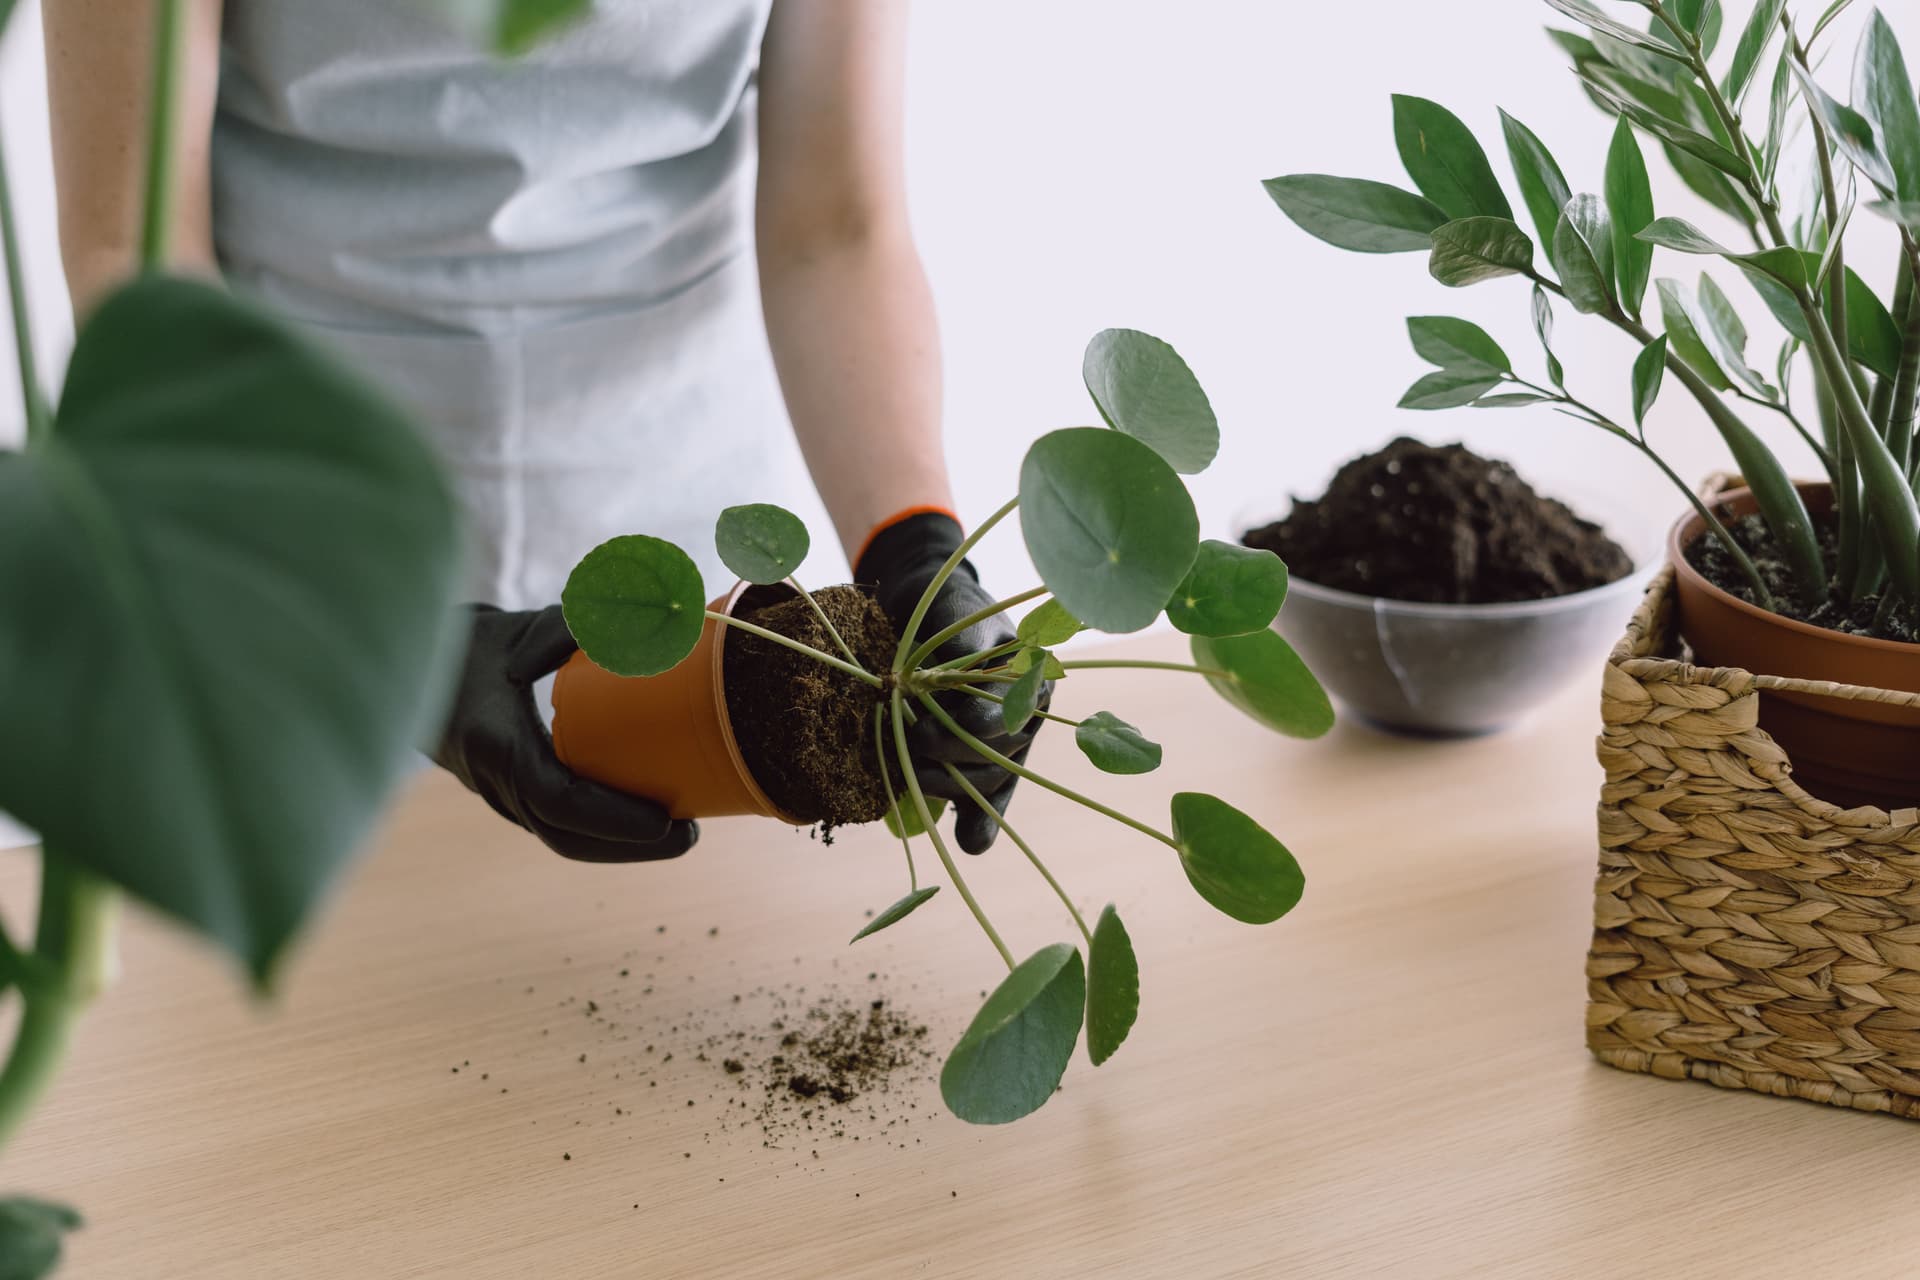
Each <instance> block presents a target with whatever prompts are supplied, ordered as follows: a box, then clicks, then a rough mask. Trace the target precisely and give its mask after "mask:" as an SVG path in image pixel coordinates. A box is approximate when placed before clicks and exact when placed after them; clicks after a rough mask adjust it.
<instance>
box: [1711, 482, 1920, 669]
mask: <svg viewBox="0 0 1920 1280" xmlns="http://www.w3.org/2000/svg"><path fill="white" fill-rule="evenodd" d="M1715 514H1717V515H1719V516H1720V517H1721V519H1722V521H1723V522H1724V523H1725V524H1726V526H1727V530H1728V532H1730V533H1732V534H1733V540H1734V541H1735V542H1738V543H1739V544H1740V547H1741V549H1742V550H1743V551H1745V552H1746V553H1747V556H1748V558H1750V559H1751V560H1752V561H1753V565H1754V568H1756V569H1758V570H1759V571H1760V577H1761V578H1762V580H1764V581H1765V582H1766V584H1767V590H1769V591H1771V592H1772V593H1773V611H1774V612H1775V613H1778V614H1780V615H1781V616H1782V617H1787V618H1792V619H1794V620H1796V621H1799V622H1806V623H1810V624H1812V625H1813V626H1816V627H1825V628H1826V629H1827V630H1829V631H1841V632H1845V633H1846V634H1848V635H1856V636H1872V637H1873V638H1874V639H1876V640H1904V641H1907V642H1909V643H1911V642H1914V641H1920V631H1916V629H1915V625H1914V624H1915V618H1914V616H1913V614H1912V613H1911V612H1910V611H1908V610H1904V609H1890V610H1888V611H1887V616H1885V617H1881V616H1880V613H1881V610H1880V604H1881V598H1880V596H1879V595H1877V594H1876V595H1870V596H1862V597H1860V598H1859V599H1857V600H1852V601H1843V600H1838V599H1836V598H1835V596H1834V593H1833V591H1832V584H1831V583H1829V584H1828V592H1827V594H1826V596H1825V597H1824V598H1823V599H1820V600H1817V601H1806V600H1802V599H1800V598H1799V597H1798V596H1797V595H1796V594H1795V593H1796V592H1797V590H1798V584H1797V583H1795V582H1794V579H1793V574H1792V572H1791V571H1790V570H1789V569H1788V567H1787V562H1786V558H1785V557H1784V556H1783V555H1782V554H1781V553H1780V544H1779V543H1777V542H1775V541H1774V538H1773V535H1772V534H1771V533H1769V532H1768V531H1767V524H1766V521H1764V520H1762V519H1761V518H1760V517H1759V516H1757V515H1746V516H1738V517H1730V516H1729V515H1728V513H1726V512H1724V511H1721V512H1716V513H1715ZM1814 533H1815V535H1816V536H1817V537H1818V538H1819V539H1820V551H1821V554H1822V556H1823V557H1824V558H1825V559H1826V562H1827V563H1828V564H1829V565H1831V564H1833V563H1834V562H1835V561H1836V560H1837V559H1838V557H1839V550H1840V536H1839V531H1838V529H1836V528H1835V526H1834V522H1833V517H1832V514H1831V513H1828V512H1820V513H1816V514H1815V515H1814ZM1686 555H1687V563H1689V564H1691V565H1692V566H1693V567H1694V568H1695V569H1698V570H1699V571H1700V575H1701V576H1702V577H1704V578H1705V579H1706V580H1707V581H1708V582H1711V583H1712V584H1713V585H1714V586H1716V587H1719V588H1720V589H1721V590H1722V591H1725V592H1726V593H1727V594H1729V595H1732V596H1737V597H1739V598H1740V599H1742V600H1745V601H1746V602H1747V603H1748V604H1752V605H1758V604H1759V603H1760V601H1759V599H1758V598H1757V596H1756V593H1755V592H1754V590H1753V587H1752V585H1751V584H1749V583H1748V582H1747V578H1746V575H1745V574H1743V573H1741V572H1740V568H1739V566H1738V565H1737V564H1736V563H1735V562H1734V559H1733V555H1732V553H1731V552H1729V551H1728V550H1727V549H1726V547H1725V546H1724V545H1722V543H1721V541H1720V539H1718V538H1716V537H1714V536H1713V535H1712V534H1711V533H1709V534H1707V535H1705V536H1703V537H1700V538H1696V539H1695V540H1694V542H1693V544H1692V545H1691V546H1689V547H1688V548H1687V549H1686Z"/></svg>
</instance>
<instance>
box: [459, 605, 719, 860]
mask: <svg viewBox="0 0 1920 1280" xmlns="http://www.w3.org/2000/svg"><path fill="white" fill-rule="evenodd" d="M472 610H473V639H472V642H471V644H470V645H469V646H468V649H467V664H466V669H465V671H463V672H462V673H461V676H460V687H459V689H458V690H457V691H456V693H455V695H454V700H453V711H452V713H451V715H450V717H449V719H448V722H447V727H446V730H445V732H444V733H443V734H442V735H441V739H440V745H439V746H438V747H437V748H436V749H435V750H434V753H433V758H434V760H435V761H437V762H438V763H439V764H440V766H441V767H442V768H444V769H446V771H447V772H448V773H451V774H452V775H453V776H454V777H456V778H458V779H460V781H462V782H464V783H466V784H467V789H468V790H470V791H474V792H477V793H478V794H479V796H480V798H481V799H483V800H485V801H486V802H487V803H488V804H490V805H492V806H493V808H494V811H495V812H496V813H498V814H499V815H500V816H501V817H503V818H506V819H507V820H508V821H510V822H515V823H518V824H519V825H521V826H523V827H525V828H526V829H527V830H528V831H531V832H532V833H533V834H534V835H536V836H539V837H540V839H541V840H543V841H545V842H546V844H547V847H548V848H550V849H552V850H553V851H554V852H555V853H558V854H560V855H561V856H562V857H567V858H574V859H577V860H579V861H581V862H650V861H653V860H655V859H658V858H673V857H678V856H679V855H680V854H683V853H685V852H686V851H687V850H688V849H690V848H692V847H693V842H694V841H695V840H697V839H699V837H700V831H699V828H697V827H696V826H694V824H693V823H691V822H686V821H675V820H674V819H672V818H671V817H669V816H668V814H667V811H666V810H665V809H664V808H662V807H661V806H659V805H657V804H655V803H654V802H653V801H651V800H643V799H641V798H639V797H638V796H631V795H628V794H627V793H626V792H624V791H618V790H615V789H614V788H612V787H609V786H606V785H604V784H602V783H599V782H595V781H593V780H592V779H591V778H583V777H581V776H580V775H578V774H576V773H574V772H573V771H572V770H571V769H569V768H567V766H565V765H564V764H561V763H560V760H559V758H558V757H557V756H555V755H554V754H553V739H551V738H549V737H548V736H547V730H546V726H545V725H543V724H541V723H540V713H539V711H537V710H536V709H535V708H534V705H533V683H534V681H536V680H538V679H540V678H541V677H542V676H545V675H547V674H549V673H550V672H553V671H557V670H559V668H560V664H561V663H563V662H565V661H566V660H567V659H568V658H569V657H571V656H572V654H573V651H574V650H575V649H576V648H578V646H577V645H575V644H574V642H573V635H572V633H571V632H569V631H568V630H567V624H566V623H565V622H564V621H563V620H562V619H561V617H560V606H559V605H557V604H556V605H550V606H549V607H547V608H545V609H540V610H537V611H534V612H530V613H506V612H502V611H501V610H499V609H496V608H494V607H493V606H492V605H490V604H476V605H473V606H472Z"/></svg>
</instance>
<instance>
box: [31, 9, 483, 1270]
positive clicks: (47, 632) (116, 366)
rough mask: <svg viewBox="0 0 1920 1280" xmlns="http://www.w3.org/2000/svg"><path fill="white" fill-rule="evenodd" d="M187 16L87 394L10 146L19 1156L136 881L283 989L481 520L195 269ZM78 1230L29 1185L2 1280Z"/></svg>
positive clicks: (450, 637) (409, 749)
mask: <svg viewBox="0 0 1920 1280" xmlns="http://www.w3.org/2000/svg"><path fill="white" fill-rule="evenodd" d="M12 8H13V3H12V0H0V34H4V32H5V30H6V26H7V19H8V18H9V16H10V13H11V10H12ZM156 8H157V12H158V15H159V18H158V23H159V25H158V39H157V41H156V43H155V58H154V71H153V76H152V90H151V95H152V96H151V102H150V106H149V118H150V121H151V125H152V128H151V133H150V135H149V147H148V157H147V176H146V199H145V203H144V211H143V214H142V220H141V227H140V262H141V265H142V268H143V270H142V272H141V273H140V275H139V276H138V278H136V279H134V280H132V281H131V282H129V283H128V284H126V285H124V286H123V287H121V288H120V289H119V290H118V291H116V292H115V293H113V294H112V295H111V296H109V297H108V298H106V299H105V300H104V301H103V302H101V303H100V304H99V305H98V307H97V308H96V309H95V310H94V311H93V312H92V314H90V315H88V316H86V317H84V319H83V321H82V323H81V325H80V328H79V335H78V340H77V343H76V346H75V348H74V351H73V355H72V360H71V363H70V365H69V367H68V370H67V376H66V383H65V388H64V391H63V392H62V394H61V395H60V397H59V399H58V402H57V403H50V402H49V399H48V397H47V396H46V395H45V394H44V393H43V391H42V385H43V384H42V382H41V380H40V377H39V374H38V370H37V368H36V363H35V358H34V347H33V341H32V331H31V326H30V317H29V315H28V311H27V306H26V299H25V289H24V282H23V279H22V276H21V268H20V251H19V245H18V242H17V237H16V234H15V224H14V217H13V209H12V205H11V202H10V198H9V194H8V191H7V186H6V165H5V160H4V157H3V156H0V250H3V257H4V263H5V274H6V280H7V286H8V289H7V297H8V304H9V308H10V312H11V318H12V321H13V329H14V335H15V339H16V350H17V357H18V361H19V369H20V384H21V389H22V392H23V396H22V407H23V410H24V415H25V422H26V428H27V438H26V447H25V448H24V449H22V450H0V595H4V598H5V607H4V608H3V609H0V690H4V703H5V708H6V711H5V716H4V731H0V809H5V810H7V811H9V812H10V813H12V814H14V815H15V816H17V817H18V818H20V819H21V820H22V821H24V822H26V823H28V824H29V825H30V826H32V827H34V828H35V829H36V830H37V831H38V832H39V834H40V837H41V842H42V843H41V847H40V849H39V853H38V858H39V862H40V885H39V904H38V912H37V922H36V926H35V929H34V933H33V938H32V941H31V943H28V942H25V941H21V942H15V941H14V940H13V937H12V935H11V934H10V933H9V931H8V930H7V929H6V928H5V927H4V925H0V999H11V1000H16V1001H18V1002H19V1016H18V1018H17V1020H15V1021H14V1022H13V1023H12V1027H13V1036H12V1045H11V1048H10V1050H9V1052H8V1053H7V1056H6V1059H5V1065H4V1066H3V1067H0V1148H3V1147H4V1146H5V1145H6V1143H7V1141H8V1139H10V1138H11V1137H12V1136H13V1134H14V1133H15V1131H16V1130H17V1129H18V1128H19V1126H20V1125H21V1123H22V1122H23V1121H24V1120H25V1119H26V1118H27V1116H28V1114H29V1113H30V1111H31V1109H32V1107H33V1105H34V1103H35V1102H36V1100H37V1099H38V1098H39V1096H40V1094H41V1093H42V1091H43V1090H44V1089H45V1087H46V1086H47V1084H48V1083H49V1082H50V1081H51V1080H52V1079H53V1077H54V1074H55V1072H56V1071H57V1069H58V1067H59V1064H60V1062H61V1059H62V1056H63V1053H64V1050H65V1047H66V1043H67V1040H68V1035H69V1031H70V1029H71V1027H72V1025H73V1022H74V1020H75V1018H76V1016H77V1015H78V1013H79V1012H80V1010H81V1009H82V1008H83V1007H84V1006H85V1005H86V1004H87V1003H88V1001H89V1000H90V999H91V998H92V997H93V996H94V995H96V994H97V993H98V992H99V990H100V989H101V987H102V985H103V984H104V983H105V981H106V979H107V977H108V974H109V971H110V969H111V968H112V943H113V936H114V927H113V926H114V903H115V900H116V898H117V897H118V896H119V895H120V894H122V893H124V894H126V895H128V896H130V897H132V898H134V899H136V900H139V901H141V902H143V903H145V904H147V905H149V906H152V907H155V908H158V909H159V910H161V911H163V912H165V913H167V914H168V915H171V916H173V917H174V918H176V919H177V920H179V921H181V922H182V923H184V924H186V925H187V926H188V927H190V928H191V929H193V930H194V931H196V932H198V933H200V934H202V935H204V936H206V937H207V938H209V939H211V940H213V941H214V942H216V943H218V944H220V945H221V946H223V947H225V948H226V949H227V950H229V951H230V952H232V953H233V954H234V955H235V957H236V958H238V959H239V960H240V961H241V962H242V963H243V964H244V965H245V966H246V967H247V969H248V970H249V972H250V973H251V975H252V977H253V979H254V981H255V983H256V985H257V987H258V988H259V989H261V990H262V991H264V990H265V989H266V988H267V987H268V986H269V985H270V983H271V980H272V976H273V974H274V971H275V967H276V962H277V961H278V959H279V957H280V956H281V955H282V954H283V952H284V950H285V948H286V945H287V943H288V942H289V940H290V939H291V938H292V936H293V935H294V933H295V932H296V931H297V930H298V929H299V927H300V926H301V924H302V923H303V921H305V920H306V919H307V917H308V916H309V914H310V913H311V912H312V910H313V909H314V907H315V906H316V904H317V903H318V902H319V900H320V899H321V898H322V897H323V896H324V894H325V892H326V890H327V888H328V886H329V885H330V883H331V882H332V880H333V879H334V877H335V874H336V873H337V872H338V871H339V870H340V868H341V867H342V865H343V864H344V863H345V861H346V859H347V857H348V855H349V854H350V853H351V852H352V851H353V849H354V848H355V847H356V846H357V845H358V844H359V843H360V842H361V840H362V839H363V838H364V836H365V835H366V833H367V831H368V828H369V827H370V825H371V824H372V822H373V820H374V818H375V816H376V814H377V813H378V811H379V809H380V808H381V806H382V805H383V804H384V803H385V800H386V798H387V796H388V795H389V794H390V792H391V790H392V788H393V785H394V783H395V782H396V780H397V779H398V778H399V777H401V776H402V775H403V774H404V773H405V772H406V771H408V770H409V769H410V768H411V761H412V759H413V758H414V747H415V744H417V743H420V742H423V741H425V740H426V738H427V736H428V732H429V730H430V729H432V728H434V727H436V726H437V724H438V717H439V716H440V714H441V712H442V709H443V704H444V696H445V693H446V691H447V689H448V677H449V676H450V675H451V671H452V659H454V658H455V657H456V656H457V644H458V640H459V632H458V630H457V627H456V624H457V621H458V614H457V612H456V610H455V608H454V605H455V598H456V590H457V584H458V581H459V576H460V575H459V559H460V557H459V537H458V524H459V522H458V518H457V514H456V509H455V506H454V502H453V498H452V495H451V493H450V491H449V489H448V488H447V485H446V483H445V481H444V480H443V478H442V476H441V474H440V471H439V468H438V466H437V464H436V462H435V460H434V458H433V456H432V454H431V452H430V451H429V450H428V448H427V446H426V445H425V443H424V441H422V440H421V439H420V437H419V436H418V434H417V433H416V432H415V431H414V430H413V428H412V426H411V425H410V424H409V423H408V422H407V421H406V420H405V419H403V418H402V417H401V416H400V415H399V414H398V413H397V412H396V411H395V410H394V409H393V408H391V407H390V406H389V405H388V404H387V403H386V402H385V401H384V400H383V399H382V398H380V397H379V396H377V395H375V394H374V393H373V392H371V391H370V390H368V389H367V388H365V387H363V386H362V385H361V384H360V383H359V382H358V381H357V380H355V379H353V378H351V377H349V376H347V375H346V374H345V373H343V372H341V371H339V370H338V369H336V368H335V367H334V366H333V364H332V363H331V362H329V361H328V360H327V359H325V358H323V357H322V356H321V355H319V354H318V353H317V352H315V351H314V350H312V349H311V348H310V347H309V346H308V344H307V343H306V342H305V341H303V340H302V339H300V338H299V337H298V336H296V335H295V334H293V333H292V332H290V331H289V330H288V329H286V328H285V327H284V326H283V325H281V324H280V323H278V322H277V321H275V320H273V319H272V318H270V317H269V316H267V315H265V314H263V313H262V312H260V311H258V310H256V309H255V308H253V307H250V306H248V305H246V304H244V303H242V302H240V301H238V300H236V299H234V298H232V297H230V296H229V295H228V294H226V293H224V292H222V291H221V290H219V289H217V288H214V287H212V286H210V285H206V284H202V283H195V282H190V281H187V280H183V279H176V278H171V277H169V276H167V275H165V274H164V270H163V268H164V264H165V262H166V260H167V239H168V228H169V225H170V223H171V217H170V213H169V209H170V204H171V195H172V190H173V186H174V183H173V176H172V173H171V172H170V169H171V165H170V160H171V157H172V156H173V154H174V149H173V147H172V145H171V141H172V138H171V134H172V124H173V120H174V116H175V113H174V111H173V109H172V108H173V103H174V98H175V92H176V86H177V84H178V76H177V67H178V64H179V61H180V59H179V43H180V37H181V33H182V31H183V11H184V8H185V4H184V0H162V2H161V3H160V4H159V5H158V6H156ZM11 856H17V857H26V856H29V855H28V854H26V853H21V854H16V855H11ZM78 1225H79V1217H78V1215H77V1214H75V1213H74V1212H73V1211H72V1210H70V1209H67V1208H64V1207H62V1206H59V1205H53V1204H49V1203H46V1202H45V1201H41V1200H37V1199H32V1198H29V1197H24V1196H20V1197H12V1198H4V1199H0V1274H4V1275H5V1276H7V1277H9V1280H33V1278H34V1277H38V1276H41V1275H44V1274H46V1273H47V1272H49V1271H51V1270H52V1269H53V1268H54V1267H55V1266H56V1265H57V1264H58V1262H59V1259H60V1255H61V1252H62V1246H63V1237H64V1235H65V1233H66V1232H68V1231H70V1230H72V1229H73V1228H74V1227H76V1226H78Z"/></svg>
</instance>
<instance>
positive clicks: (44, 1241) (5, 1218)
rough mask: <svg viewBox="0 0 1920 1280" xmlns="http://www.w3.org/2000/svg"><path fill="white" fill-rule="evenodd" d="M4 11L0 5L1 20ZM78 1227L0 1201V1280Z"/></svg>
mask: <svg viewBox="0 0 1920 1280" xmlns="http://www.w3.org/2000/svg"><path fill="white" fill-rule="evenodd" d="M3 10H4V5H0V16H3ZM0 27H4V24H3V23H0ZM80 1226H81V1222H80V1215H79V1214H77V1213H75V1212H74V1211H73V1210H72V1209H69V1208H67V1206H65V1205H63V1204H54V1203H51V1202H50V1201H46V1200H36V1199H34V1198H32V1197H31V1196H8V1197H6V1198H5V1199H0V1280H40V1278H41V1277H42V1276H50V1275H52V1274H53V1273H54V1272H55V1271H57V1270H58V1269H59V1267H60V1255H61V1253H62V1252H63V1251H64V1247H65V1243H66V1235H67V1233H68V1232H69V1231H77V1230H79V1228H80Z"/></svg>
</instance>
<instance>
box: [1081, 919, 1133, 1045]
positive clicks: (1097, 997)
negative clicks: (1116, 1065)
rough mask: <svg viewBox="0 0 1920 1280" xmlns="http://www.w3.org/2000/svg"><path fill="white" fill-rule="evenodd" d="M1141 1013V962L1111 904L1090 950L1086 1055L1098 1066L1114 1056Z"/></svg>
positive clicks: (1094, 935) (1098, 927) (1096, 932)
mask: <svg viewBox="0 0 1920 1280" xmlns="http://www.w3.org/2000/svg"><path fill="white" fill-rule="evenodd" d="M1139 1013H1140V962H1139V961H1138V960H1136V959H1135V958H1134V955H1133V939H1132V938H1129V937H1128V936H1127V926H1125V925H1124V924H1121V923H1120V913H1119V912H1117V911H1115V910H1114V909H1113V904H1112V903H1108V904H1107V909H1106V910H1104V911H1102V912H1101V913H1100V922H1099V923H1098V924H1096V925H1094V926H1093V945H1092V946H1091V947H1089V948H1088V949H1087V1056H1088V1057H1089V1058H1092V1059H1093V1065H1094V1066H1096V1067H1097V1066H1099V1065H1100V1064H1101V1063H1103V1062H1105V1061H1106V1060H1107V1059H1108V1058H1111V1057H1112V1056H1113V1051H1114V1050H1115V1049H1118V1048H1119V1047H1120V1045H1121V1043H1122V1042H1123V1041H1125V1040H1126V1038H1127V1032H1129V1031H1131V1030H1133V1020H1134V1018H1135V1017H1137V1016H1138V1015H1139Z"/></svg>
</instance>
